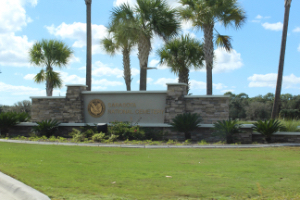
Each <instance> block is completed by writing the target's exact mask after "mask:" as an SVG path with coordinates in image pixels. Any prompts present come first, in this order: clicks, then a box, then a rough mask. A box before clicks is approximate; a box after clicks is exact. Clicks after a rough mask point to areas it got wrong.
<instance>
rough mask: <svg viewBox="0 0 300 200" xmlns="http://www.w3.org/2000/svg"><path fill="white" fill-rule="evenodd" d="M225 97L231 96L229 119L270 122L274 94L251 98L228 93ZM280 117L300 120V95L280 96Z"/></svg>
mask: <svg viewBox="0 0 300 200" xmlns="http://www.w3.org/2000/svg"><path fill="white" fill-rule="evenodd" d="M224 95H229V96H230V103H229V117H230V118H231V119H239V120H251V121H256V120H268V119H270V116H271V112H272V107H273V103H274V99H275V95H274V94H273V93H267V94H266V95H258V96H255V97H249V96H248V95H247V94H246V93H240V94H233V93H232V92H227V93H225V94H224ZM279 108H280V109H279V110H280V112H279V116H280V117H281V118H285V119H299V118H300V110H299V108H300V95H292V94H288V93H287V94H281V95H280V107H279Z"/></svg>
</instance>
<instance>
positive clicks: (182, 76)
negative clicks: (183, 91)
mask: <svg viewBox="0 0 300 200" xmlns="http://www.w3.org/2000/svg"><path fill="white" fill-rule="evenodd" d="M189 73H190V70H189V69H188V68H187V67H185V66H183V67H182V68H181V70H180V71H179V74H178V78H179V79H178V83H186V84H187V85H188V86H187V93H189V90H190V88H189Z"/></svg>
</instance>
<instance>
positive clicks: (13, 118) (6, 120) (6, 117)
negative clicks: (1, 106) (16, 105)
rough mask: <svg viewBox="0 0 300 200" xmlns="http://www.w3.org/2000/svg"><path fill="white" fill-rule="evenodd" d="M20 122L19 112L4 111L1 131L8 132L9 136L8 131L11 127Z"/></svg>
mask: <svg viewBox="0 0 300 200" xmlns="http://www.w3.org/2000/svg"><path fill="white" fill-rule="evenodd" d="M19 122H20V118H19V114H18V113H15V112H2V113H0V132H1V134H2V135H3V134H6V136H7V137H8V135H9V134H8V131H9V128H10V127H13V126H15V125H17V124H18V123H19Z"/></svg>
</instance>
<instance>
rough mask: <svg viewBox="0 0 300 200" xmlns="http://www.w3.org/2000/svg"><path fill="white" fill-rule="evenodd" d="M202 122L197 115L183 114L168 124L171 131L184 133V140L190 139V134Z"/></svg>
mask: <svg viewBox="0 0 300 200" xmlns="http://www.w3.org/2000/svg"><path fill="white" fill-rule="evenodd" d="M200 122H202V119H201V116H200V115H199V114H197V113H193V114H191V113H183V114H179V115H177V116H176V117H175V118H174V119H173V120H172V123H170V124H171V125H172V127H173V130H175V131H178V132H184V136H185V139H186V140H187V139H191V132H192V131H193V130H195V129H196V128H198V127H199V124H200Z"/></svg>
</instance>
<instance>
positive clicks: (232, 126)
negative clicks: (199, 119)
mask: <svg viewBox="0 0 300 200" xmlns="http://www.w3.org/2000/svg"><path fill="white" fill-rule="evenodd" d="M239 132H240V125H239V124H238V121H236V120H231V119H229V120H222V121H217V122H216V123H214V135H218V136H221V137H222V138H223V139H225V140H226V142H227V143H228V144H230V143H233V142H234V138H235V134H237V133H239Z"/></svg>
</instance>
